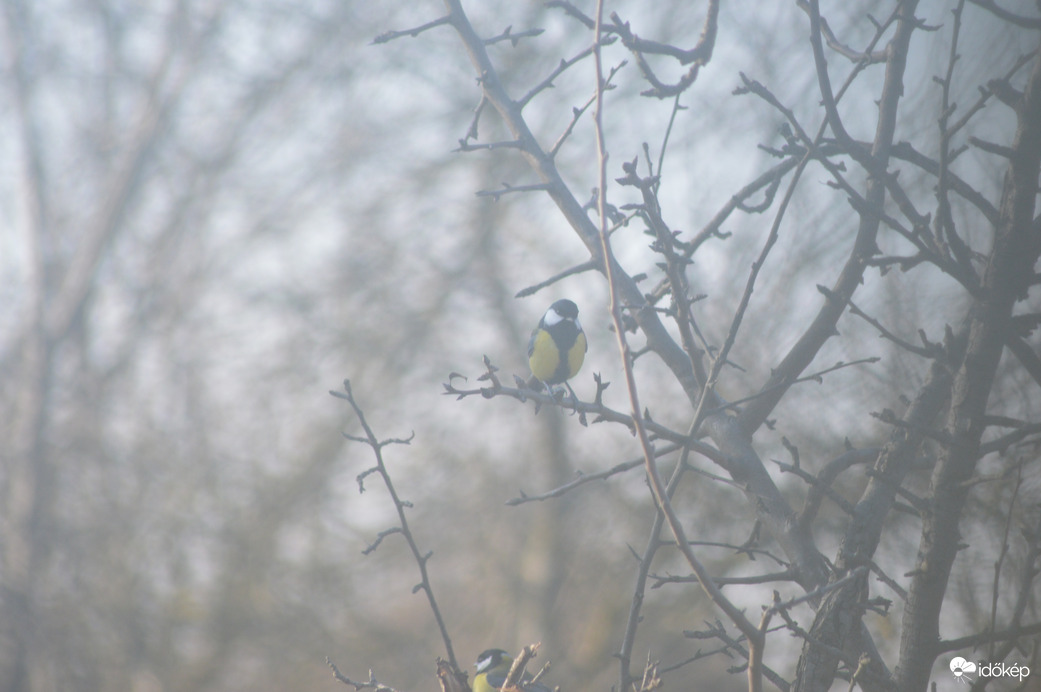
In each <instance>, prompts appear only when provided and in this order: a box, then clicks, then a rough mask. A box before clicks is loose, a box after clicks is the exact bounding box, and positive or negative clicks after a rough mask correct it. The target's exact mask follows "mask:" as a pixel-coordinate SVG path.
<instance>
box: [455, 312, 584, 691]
mask: <svg viewBox="0 0 1041 692" xmlns="http://www.w3.org/2000/svg"><path fill="white" fill-rule="evenodd" d="M572 305H574V303H572ZM512 665H513V658H512V657H510V655H509V654H508V653H506V652H505V651H503V650H502V649H488V650H487V651H482V652H481V653H480V654H478V655H477V664H476V668H477V675H475V676H474V684H473V692H496V690H499V689H501V688H502V685H503V683H504V682H506V676H507V675H509V673H510V666H512ZM532 677H534V676H532V674H531V673H529V672H527V671H524V675H522V676H521V682H520V688H521V689H523V690H528V691H529V692H551V690H550V689H549V688H548V687H546V686H545V685H542V684H540V683H537V682H536V683H529V682H528V681H529V680H531V679H532Z"/></svg>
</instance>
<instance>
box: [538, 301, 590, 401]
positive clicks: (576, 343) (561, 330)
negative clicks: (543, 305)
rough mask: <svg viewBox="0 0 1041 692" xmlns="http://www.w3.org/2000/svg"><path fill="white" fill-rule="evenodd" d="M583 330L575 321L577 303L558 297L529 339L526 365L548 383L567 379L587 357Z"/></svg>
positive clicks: (576, 318) (548, 384)
mask: <svg viewBox="0 0 1041 692" xmlns="http://www.w3.org/2000/svg"><path fill="white" fill-rule="evenodd" d="M586 347H587V344H586V334H585V332H583V331H582V325H581V323H579V321H578V306H577V305H575V304H574V303H573V302H572V301H570V300H567V299H566V298H565V299H563V300H558V301H557V302H555V303H553V304H552V305H550V306H549V310H546V314H545V315H543V316H542V319H541V320H539V325H538V326H537V327H535V331H533V332H532V333H531V340H530V341H529V342H528V365H530V366H531V373H532V374H533V375H534V376H535V379H537V380H539V381H540V382H542V383H543V384H545V385H547V386H552V385H555V384H561V383H566V382H567V381H568V380H570V379H571V378H572V377H574V376H575V375H577V374H578V370H579V368H581V367H582V361H583V360H585V357H586Z"/></svg>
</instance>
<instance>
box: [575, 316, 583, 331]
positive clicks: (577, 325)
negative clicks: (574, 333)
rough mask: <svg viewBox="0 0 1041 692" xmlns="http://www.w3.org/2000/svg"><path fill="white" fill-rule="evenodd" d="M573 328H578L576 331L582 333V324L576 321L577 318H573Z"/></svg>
mask: <svg viewBox="0 0 1041 692" xmlns="http://www.w3.org/2000/svg"><path fill="white" fill-rule="evenodd" d="M575 326H576V327H578V331H582V323H581V322H579V321H578V318H577V317H576V318H575Z"/></svg>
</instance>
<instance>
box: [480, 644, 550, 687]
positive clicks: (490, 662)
mask: <svg viewBox="0 0 1041 692" xmlns="http://www.w3.org/2000/svg"><path fill="white" fill-rule="evenodd" d="M512 665H513V658H511V657H510V655H509V654H508V653H506V652H505V651H503V650H502V649H488V650H487V651H482V652H481V653H480V654H478V655H477V664H476V666H475V667H476V668H477V675H475V676H474V684H473V692H496V691H497V690H500V689H502V686H503V683H505V682H506V676H508V675H509V673H510V666H512ZM532 677H533V676H532V674H531V673H529V672H527V671H525V672H524V675H522V676H521V681H520V684H519V685H518V686H519V687H520V688H521V689H522V690H528V691H529V692H551V690H550V689H549V688H548V687H546V686H545V685H543V684H540V683H537V682H535V683H531V682H528V681H530V680H531V678H532ZM511 689H512V688H511Z"/></svg>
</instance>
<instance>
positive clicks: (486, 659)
mask: <svg viewBox="0 0 1041 692" xmlns="http://www.w3.org/2000/svg"><path fill="white" fill-rule="evenodd" d="M507 661H510V662H512V661H511V659H510V655H509V654H508V653H506V652H505V651H503V650H502V649H486V650H485V651H482V652H481V653H479V654H477V663H476V664H474V667H476V668H477V672H478V673H484V672H485V671H489V670H491V669H493V668H497V667H499V666H501V665H502V664H503V663H504V662H507Z"/></svg>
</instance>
